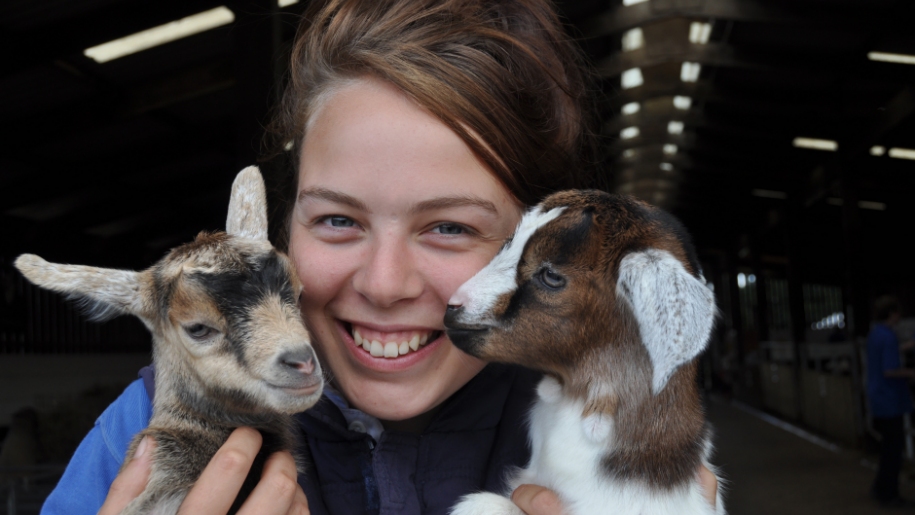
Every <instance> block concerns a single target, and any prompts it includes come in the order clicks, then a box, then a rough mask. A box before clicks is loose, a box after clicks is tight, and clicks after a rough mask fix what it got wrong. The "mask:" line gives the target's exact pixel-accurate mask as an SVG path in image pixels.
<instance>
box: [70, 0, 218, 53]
mask: <svg viewBox="0 0 915 515" xmlns="http://www.w3.org/2000/svg"><path fill="white" fill-rule="evenodd" d="M233 21H235V14H234V13H232V11H231V10H230V9H229V8H228V7H225V6H221V7H217V8H215V9H210V10H209V11H204V12H202V13H197V14H194V15H191V16H188V17H187V18H181V19H180V20H175V21H173V22H169V23H166V24H165V25H159V26H158V27H153V28H151V29H147V30H144V31H141V32H137V33H136V34H131V35H129V36H125V37H123V38H119V39H115V40H113V41H109V42H107V43H103V44H101V45H98V46H94V47H92V48H87V49H86V50H84V51H83V54H84V55H85V56H86V57H89V58H91V59H93V60H94V61H95V62H97V63H107V62H108V61H112V60H114V59H118V58H120V57H124V56H125V55H130V54H135V53H137V52H141V51H143V50H147V49H150V48H153V47H156V46H159V45H163V44H165V43H169V42H171V41H175V40H178V39H181V38H186V37H188V36H193V35H194V34H198V33H200V32H205V31H208V30H210V29H215V28H216V27H221V26H223V25H228V24H229V23H232V22H233Z"/></svg>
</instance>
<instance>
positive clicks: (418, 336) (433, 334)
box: [344, 323, 442, 359]
mask: <svg viewBox="0 0 915 515" xmlns="http://www.w3.org/2000/svg"><path fill="white" fill-rule="evenodd" d="M344 326H345V327H346V330H347V331H349V334H350V336H352V338H353V341H355V342H356V346H357V347H361V348H362V350H363V351H364V352H366V353H368V354H369V355H371V356H372V357H374V358H387V359H393V358H398V357H400V356H405V355H407V354H411V353H414V352H416V351H418V350H419V349H421V348H422V347H423V346H425V345H426V343H428V342H430V341H435V339H436V338H438V337H439V336H441V334H442V332H441V331H429V330H412V331H396V332H382V331H377V330H374V329H369V328H368V327H364V326H358V325H355V324H352V323H344Z"/></svg>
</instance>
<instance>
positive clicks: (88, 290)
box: [15, 254, 149, 322]
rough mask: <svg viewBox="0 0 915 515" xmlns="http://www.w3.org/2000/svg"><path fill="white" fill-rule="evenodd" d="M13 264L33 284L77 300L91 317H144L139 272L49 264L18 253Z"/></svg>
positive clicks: (97, 318) (144, 311)
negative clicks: (124, 315) (129, 315)
mask: <svg viewBox="0 0 915 515" xmlns="http://www.w3.org/2000/svg"><path fill="white" fill-rule="evenodd" d="M15 265H16V268H18V269H19V271H20V272H22V275H24V276H25V277H26V279H28V280H29V281H31V282H33V283H35V284H36V285H38V286H41V287H42V288H46V289H48V290H52V291H56V292H59V293H63V294H64V295H66V296H67V297H68V298H70V299H75V300H77V301H78V302H79V303H80V304H82V307H83V308H84V309H85V311H86V313H87V315H88V316H89V317H90V318H92V319H93V320H97V321H103V320H108V319H111V318H114V317H116V316H118V315H121V314H131V315H136V316H138V317H140V318H141V319H142V320H143V321H144V322H146V321H147V320H148V317H147V316H146V315H147V314H148V313H147V311H146V306H147V302H146V299H147V296H148V295H147V294H148V293H149V292H147V291H146V288H145V285H146V284H147V283H146V281H144V280H143V278H142V274H141V273H140V272H134V271H130V270H115V269H112V268H96V267H91V266H82V265H61V264H57V263H49V262H47V261H45V260H44V259H41V258H40V257H38V256H36V255H34V254H23V255H21V256H19V257H18V258H16V263H15Z"/></svg>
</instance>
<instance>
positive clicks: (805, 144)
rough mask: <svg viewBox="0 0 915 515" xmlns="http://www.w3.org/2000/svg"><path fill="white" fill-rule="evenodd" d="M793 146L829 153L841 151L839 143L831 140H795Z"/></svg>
mask: <svg viewBox="0 0 915 515" xmlns="http://www.w3.org/2000/svg"><path fill="white" fill-rule="evenodd" d="M792 144H793V145H794V146H795V147H797V148H809V149H811V150H827V151H829V152H835V151H836V150H839V143H838V142H836V141H833V140H831V139H819V138H794V142H793V143H792Z"/></svg>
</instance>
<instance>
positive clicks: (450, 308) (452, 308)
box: [445, 304, 461, 312]
mask: <svg viewBox="0 0 915 515" xmlns="http://www.w3.org/2000/svg"><path fill="white" fill-rule="evenodd" d="M445 309H446V311H449V312H454V311H457V310H459V309H461V305H460V304H448V307H447V308H445Z"/></svg>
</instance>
